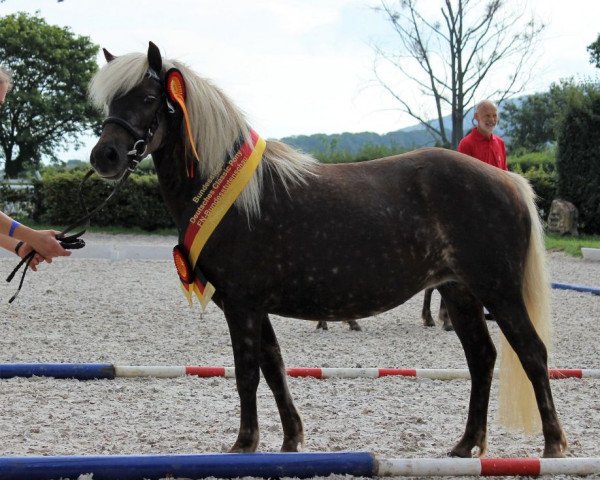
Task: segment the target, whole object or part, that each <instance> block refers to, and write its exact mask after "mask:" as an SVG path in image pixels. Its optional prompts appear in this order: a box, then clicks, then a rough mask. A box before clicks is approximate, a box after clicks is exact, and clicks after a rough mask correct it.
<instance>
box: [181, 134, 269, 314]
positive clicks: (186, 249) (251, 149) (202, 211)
mask: <svg viewBox="0 0 600 480" xmlns="http://www.w3.org/2000/svg"><path fill="white" fill-rule="evenodd" d="M265 148H266V142H265V140H264V139H263V138H261V137H260V136H259V135H258V134H257V133H256V132H255V131H254V130H250V141H246V142H244V143H242V144H241V145H240V147H239V149H238V150H237V151H236V153H235V154H234V155H232V156H230V157H229V159H228V161H227V162H226V163H225V165H224V166H223V168H222V169H221V170H220V171H219V172H217V173H216V174H215V175H213V176H212V177H210V178H209V179H208V180H207V181H206V182H205V183H204V184H203V185H202V187H201V189H200V191H199V192H198V193H197V194H196V195H195V196H194V197H193V199H192V200H193V202H194V204H196V205H198V207H197V209H196V211H195V213H194V214H193V215H192V216H191V217H190V219H189V222H188V223H187V224H186V227H185V228H184V229H180V230H179V234H180V236H179V245H177V246H176V247H175V248H174V249H173V259H174V261H175V267H176V268H177V273H178V274H179V279H180V280H181V288H182V290H183V293H184V295H185V296H186V298H187V299H188V301H189V302H190V305H191V304H192V298H193V297H192V294H195V295H196V297H197V298H198V300H199V301H200V304H201V305H202V308H203V309H205V308H206V306H207V305H208V303H209V302H210V299H211V297H212V295H213V294H214V293H215V287H214V286H213V285H212V284H211V283H210V282H209V281H208V280H207V279H206V277H205V276H204V275H203V274H202V272H201V271H200V269H199V268H198V267H197V266H196V264H197V262H198V259H199V257H200V253H201V252H202V248H204V245H205V244H206V242H207V241H208V239H209V237H210V236H211V234H212V233H213V232H214V230H215V228H217V226H218V225H219V223H220V221H221V220H222V219H223V217H224V216H225V214H226V213H227V211H228V210H229V208H230V207H231V206H232V205H233V203H234V202H235V200H236V199H237V197H238V196H239V195H240V193H242V190H243V189H244V187H245V186H246V184H247V183H248V181H250V179H251V178H252V175H253V174H254V172H255V171H256V168H257V167H258V164H259V163H260V160H261V159H262V155H263V153H264V151H265Z"/></svg>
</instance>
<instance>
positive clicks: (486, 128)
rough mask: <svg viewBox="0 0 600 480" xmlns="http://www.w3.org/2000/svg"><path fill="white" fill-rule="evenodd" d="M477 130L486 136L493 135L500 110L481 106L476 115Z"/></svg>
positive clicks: (491, 106) (485, 105)
mask: <svg viewBox="0 0 600 480" xmlns="http://www.w3.org/2000/svg"><path fill="white" fill-rule="evenodd" d="M475 120H477V128H478V129H479V131H480V132H481V133H483V134H484V135H491V134H492V132H493V131H494V128H496V124H497V123H498V110H497V109H496V107H494V106H493V105H487V104H484V105H481V106H480V107H479V110H477V112H476V113H475Z"/></svg>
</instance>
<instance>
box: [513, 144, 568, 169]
mask: <svg viewBox="0 0 600 480" xmlns="http://www.w3.org/2000/svg"><path fill="white" fill-rule="evenodd" d="M508 169H509V170H510V171H513V172H514V171H519V172H522V173H527V172H528V171H529V170H543V171H544V172H548V173H552V172H555V171H556V152H555V151H554V149H548V150H544V151H542V152H526V153H522V154H519V155H509V157H508Z"/></svg>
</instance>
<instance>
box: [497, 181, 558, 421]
mask: <svg viewBox="0 0 600 480" xmlns="http://www.w3.org/2000/svg"><path fill="white" fill-rule="evenodd" d="M510 175H511V177H512V180H513V184H515V186H516V187H517V189H518V190H519V192H520V196H521V198H522V199H523V201H524V202H525V203H526V204H527V209H528V210H529V217H530V219H531V234H530V239H529V249H528V251H527V259H526V261H525V270H524V273H523V291H522V292H523V301H524V303H525V308H526V310H527V314H528V315H529V319H530V320H531V323H532V324H533V326H534V328H535V330H536V332H537V334H538V336H539V337H540V338H541V339H542V341H543V342H544V345H546V349H547V351H548V352H550V350H551V348H552V345H551V343H552V322H551V315H550V280H549V277H548V273H547V268H546V249H545V246H544V227H543V225H542V222H541V220H540V217H539V213H538V210H537V208H536V205H535V197H536V195H535V193H534V191H533V189H532V188H531V186H530V185H529V182H528V181H527V180H525V179H524V178H523V177H521V176H519V175H516V174H512V173H511V174H510ZM500 356H501V360H500V395H499V397H500V398H499V409H498V410H499V419H500V421H501V423H502V424H503V425H505V426H506V427H508V428H512V429H519V430H524V431H525V432H527V433H534V432H539V431H540V430H541V418H540V414H539V410H538V406H537V402H536V399H535V395H534V393H533V387H532V385H531V382H530V381H529V378H527V375H526V374H525V371H524V370H523V367H522V366H521V362H520V361H519V358H518V357H517V355H516V353H515V352H514V350H513V349H512V348H511V347H510V345H509V344H508V342H507V340H506V338H505V337H504V335H501V344H500Z"/></svg>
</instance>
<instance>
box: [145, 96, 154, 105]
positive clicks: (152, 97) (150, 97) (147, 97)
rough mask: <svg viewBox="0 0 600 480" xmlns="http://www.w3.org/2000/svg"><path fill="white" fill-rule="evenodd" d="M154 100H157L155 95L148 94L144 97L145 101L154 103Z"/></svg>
mask: <svg viewBox="0 0 600 480" xmlns="http://www.w3.org/2000/svg"><path fill="white" fill-rule="evenodd" d="M154 100H156V97H155V96H154V95H146V96H145V97H144V103H152V102H154Z"/></svg>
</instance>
